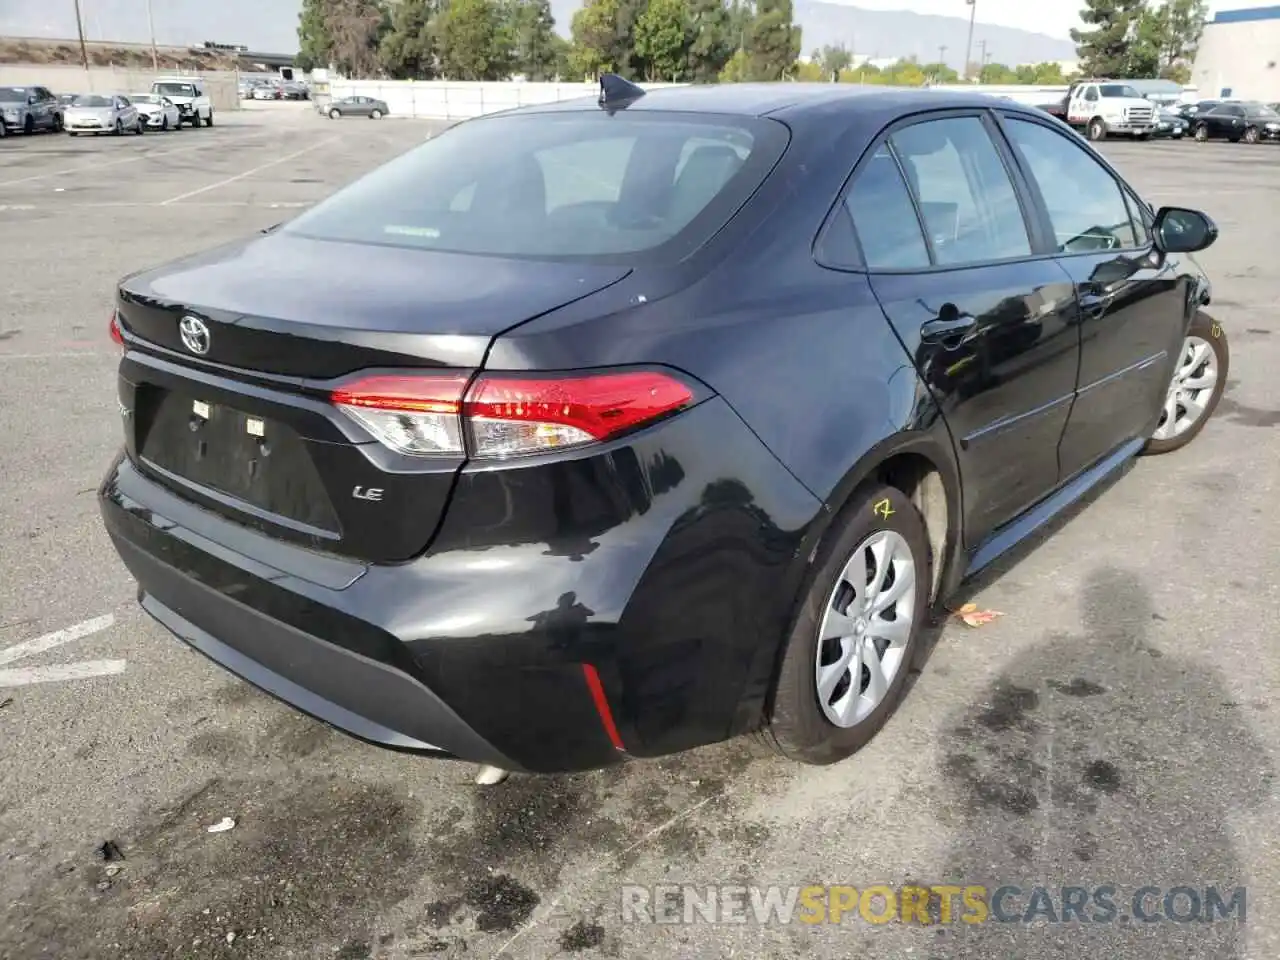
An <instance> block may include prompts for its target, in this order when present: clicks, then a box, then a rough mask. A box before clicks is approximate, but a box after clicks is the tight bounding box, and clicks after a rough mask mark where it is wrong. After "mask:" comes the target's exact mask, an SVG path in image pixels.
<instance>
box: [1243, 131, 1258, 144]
mask: <svg viewBox="0 0 1280 960" xmlns="http://www.w3.org/2000/svg"><path fill="white" fill-rule="evenodd" d="M1260 139H1261V136H1260V135H1259V133H1258V128H1257V127H1250V128H1249V129H1248V130H1246V131H1245V132H1244V142H1245V143H1257V142H1258V141H1259V140H1260Z"/></svg>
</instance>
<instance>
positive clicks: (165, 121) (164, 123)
mask: <svg viewBox="0 0 1280 960" xmlns="http://www.w3.org/2000/svg"><path fill="white" fill-rule="evenodd" d="M160 130H161V132H163V133H168V132H169V117H168V115H167V114H166V115H165V116H163V117H161V118H160Z"/></svg>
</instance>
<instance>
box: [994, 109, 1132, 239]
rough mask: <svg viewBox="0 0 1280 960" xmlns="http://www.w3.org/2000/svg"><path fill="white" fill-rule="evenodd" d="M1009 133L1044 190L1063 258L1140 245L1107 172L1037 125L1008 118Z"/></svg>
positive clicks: (1041, 189)
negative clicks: (1065, 255) (1076, 254)
mask: <svg viewBox="0 0 1280 960" xmlns="http://www.w3.org/2000/svg"><path fill="white" fill-rule="evenodd" d="M1005 129H1006V130H1007V131H1008V133H1009V138H1010V139H1011V140H1012V141H1013V142H1014V144H1015V145H1016V146H1017V148H1018V150H1019V152H1021V154H1022V156H1023V157H1024V158H1025V159H1026V162H1027V166H1028V167H1029V168H1030V174H1031V176H1032V177H1033V178H1034V179H1035V181H1036V183H1037V185H1038V186H1039V187H1040V195H1041V196H1042V197H1044V202H1045V206H1046V207H1047V208H1048V211H1049V220H1050V222H1051V223H1052V225H1053V233H1054V238H1055V242H1056V244H1057V250H1058V252H1059V253H1092V252H1096V251H1103V250H1116V249H1123V248H1130V247H1135V246H1137V245H1138V239H1137V237H1136V236H1135V233H1134V225H1133V222H1132V220H1131V219H1130V215H1129V207H1128V205H1127V204H1126V202H1125V198H1124V194H1123V193H1122V192H1121V190H1120V185H1119V184H1118V183H1117V182H1116V180H1115V178H1114V177H1113V176H1112V175H1111V173H1110V172H1109V171H1108V170H1107V168H1106V167H1104V166H1102V164H1100V163H1098V161H1097V160H1095V159H1093V157H1091V156H1089V154H1088V153H1086V152H1085V151H1084V149H1083V148H1081V147H1080V146H1078V145H1077V144H1075V143H1072V142H1071V141H1070V140H1069V139H1068V138H1066V137H1064V136H1062V135H1061V134H1059V133H1055V132H1054V131H1052V130H1050V129H1048V128H1047V127H1042V126H1041V125H1040V124H1038V123H1032V122H1030V121H1028V120H1018V119H1016V118H1013V117H1006V118H1005Z"/></svg>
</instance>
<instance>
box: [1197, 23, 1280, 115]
mask: <svg viewBox="0 0 1280 960" xmlns="http://www.w3.org/2000/svg"><path fill="white" fill-rule="evenodd" d="M1191 82H1192V83H1194V84H1195V85H1196V86H1198V87H1199V88H1200V95H1201V96H1202V97H1205V98H1214V97H1218V96H1220V95H1221V93H1222V90H1223V88H1226V87H1230V88H1231V96H1232V97H1234V98H1235V99H1237V100H1262V101H1264V102H1266V103H1274V102H1277V101H1280V20H1251V21H1247V22H1244V23H1210V24H1208V25H1206V26H1205V28H1204V35H1203V36H1201V38H1200V48H1199V50H1198V52H1197V53H1196V62H1195V66H1194V67H1192V69H1191Z"/></svg>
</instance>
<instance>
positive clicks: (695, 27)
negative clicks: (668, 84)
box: [688, 0, 738, 83]
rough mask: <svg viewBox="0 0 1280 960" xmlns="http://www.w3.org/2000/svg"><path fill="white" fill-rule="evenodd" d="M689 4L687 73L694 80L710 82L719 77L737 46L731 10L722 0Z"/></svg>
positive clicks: (689, 1) (697, 0)
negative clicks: (689, 34)
mask: <svg viewBox="0 0 1280 960" xmlns="http://www.w3.org/2000/svg"><path fill="white" fill-rule="evenodd" d="M688 3H689V25H690V29H691V31H692V33H693V39H692V40H691V41H690V43H689V66H688V76H689V79H691V80H692V81H693V82H694V83H710V82H713V81H714V80H716V79H717V78H718V77H719V75H720V71H721V70H723V69H724V68H725V64H727V63H728V62H729V57H731V56H732V55H733V51H734V49H736V47H737V45H738V37H737V35H736V34H735V33H734V32H733V23H732V13H731V11H730V10H729V8H728V7H726V6H725V3H724V0H688Z"/></svg>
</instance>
